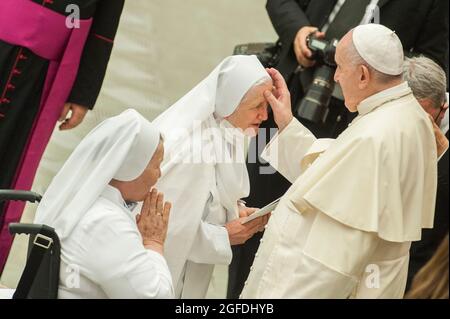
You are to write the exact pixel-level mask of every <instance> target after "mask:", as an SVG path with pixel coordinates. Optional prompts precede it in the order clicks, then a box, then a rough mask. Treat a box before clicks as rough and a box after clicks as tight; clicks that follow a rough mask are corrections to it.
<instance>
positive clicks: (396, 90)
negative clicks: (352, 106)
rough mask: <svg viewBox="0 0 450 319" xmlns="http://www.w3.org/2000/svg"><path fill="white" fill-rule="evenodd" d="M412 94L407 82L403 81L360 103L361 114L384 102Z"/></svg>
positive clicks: (359, 110)
mask: <svg viewBox="0 0 450 319" xmlns="http://www.w3.org/2000/svg"><path fill="white" fill-rule="evenodd" d="M410 94H412V91H411V89H410V88H409V86H408V83H407V82H403V83H401V84H399V85H396V86H394V87H391V88H389V89H387V90H384V91H381V92H378V93H376V94H374V95H372V96H369V97H368V98H366V99H365V100H364V101H362V102H361V103H359V105H358V107H357V109H358V113H359V116H363V115H366V114H368V113H370V112H372V111H373V110H375V109H376V108H377V107H379V106H381V105H383V104H386V103H388V102H391V101H394V100H398V99H400V98H402V97H405V96H407V95H410Z"/></svg>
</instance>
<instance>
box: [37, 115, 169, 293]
mask: <svg viewBox="0 0 450 319" xmlns="http://www.w3.org/2000/svg"><path fill="white" fill-rule="evenodd" d="M159 140H160V133H159V132H158V130H156V129H155V127H154V126H153V125H152V124H151V123H150V122H148V121H147V120H146V119H144V118H143V117H142V116H141V115H140V114H139V113H137V112H136V111H134V110H127V111H125V112H123V113H121V114H120V115H118V116H115V117H112V118H110V119H107V120H105V121H103V122H102V123H100V124H99V125H98V126H97V127H96V128H94V129H93V130H92V131H91V132H90V133H89V134H88V135H87V136H86V137H85V138H84V139H83V140H82V141H81V143H80V144H79V145H78V146H77V147H76V148H75V150H74V151H73V153H72V154H71V155H70V157H69V158H68V160H67V161H66V163H65V164H64V166H63V167H62V168H61V170H60V171H59V172H58V174H57V175H56V176H55V177H54V179H53V181H52V183H51V184H50V186H49V188H48V189H47V191H46V192H45V194H44V196H43V198H42V201H41V203H40V204H39V207H38V210H37V212H36V218H35V223H38V224H46V225H49V226H51V227H53V228H54V229H55V231H56V233H57V234H58V236H59V239H60V242H61V267H60V281H59V291H58V298H173V296H174V291H173V286H172V278H171V276H170V272H169V269H168V267H167V264H166V261H165V260H164V257H163V256H162V255H160V254H159V253H156V252H155V251H153V250H149V249H146V248H145V247H144V245H143V240H142V237H141V234H140V232H139V230H138V228H137V225H136V219H135V214H133V213H132V211H131V210H130V209H129V208H128V206H127V204H126V203H125V201H124V199H123V198H122V195H121V193H120V191H119V190H118V189H116V188H114V187H112V186H110V185H109V183H110V181H111V180H112V179H116V180H119V181H132V180H134V179H136V178H137V177H139V176H140V175H141V174H142V173H143V172H144V169H145V168H146V167H147V165H148V163H149V162H150V159H151V158H152V156H153V154H154V153H155V151H156V149H157V146H158V144H159Z"/></svg>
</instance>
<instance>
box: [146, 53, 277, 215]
mask: <svg viewBox="0 0 450 319" xmlns="http://www.w3.org/2000/svg"><path fill="white" fill-rule="evenodd" d="M263 79H267V80H270V76H269V75H268V73H267V72H266V70H265V69H264V67H263V66H262V64H261V63H260V62H259V60H258V59H257V58H256V56H240V55H237V56H231V57H228V58H226V59H224V60H223V61H222V62H221V63H220V64H219V65H218V66H217V67H216V68H215V69H214V70H213V71H212V72H211V73H210V74H209V75H208V76H207V77H206V78H205V79H204V80H203V81H201V82H200V83H199V84H198V85H197V86H196V87H194V88H193V89H192V90H191V91H190V92H188V93H187V94H186V95H185V96H183V97H182V98H181V99H180V100H179V101H177V102H176V103H175V104H174V105H172V106H171V107H170V108H169V109H168V110H167V111H165V112H164V113H163V114H161V115H160V116H159V117H157V118H156V119H155V120H154V122H153V123H154V124H155V125H156V126H157V127H158V129H159V130H160V131H161V132H162V133H163V135H164V138H165V141H164V146H165V152H166V154H167V155H168V156H166V157H165V158H168V159H169V160H168V161H165V162H164V163H163V166H162V175H163V177H164V175H165V174H167V173H168V172H169V171H170V169H171V168H172V167H173V166H174V165H176V164H178V163H179V157H177V155H176V153H180V152H181V151H182V150H184V149H186V144H187V143H189V141H188V136H187V135H186V134H191V133H192V132H193V131H194V130H196V129H197V128H199V127H202V129H210V128H212V129H217V130H218V131H220V132H222V134H221V136H220V137H217V136H215V137H214V138H213V143H214V149H215V153H216V157H217V158H222V159H223V158H224V157H225V162H226V163H224V162H223V161H222V162H220V161H219V162H217V164H216V181H217V189H218V191H219V196H220V201H221V203H222V205H223V206H224V207H225V208H226V209H227V211H228V212H229V213H230V214H231V216H233V217H235V218H236V217H237V200H238V199H240V198H243V197H247V196H248V194H249V191H250V183H249V177H248V172H247V167H246V165H245V155H244V158H241V159H240V160H239V161H238V162H236V161H234V162H233V163H230V162H232V161H231V158H236V156H240V155H243V154H244V153H245V151H244V150H243V148H244V145H245V140H246V139H245V136H244V134H243V133H242V132H241V131H240V130H239V129H236V128H234V127H233V126H231V124H230V123H229V122H227V121H225V120H224V118H225V117H227V116H229V115H231V114H232V113H233V112H234V111H235V110H236V108H237V107H238V106H239V103H240V102H241V100H242V98H243V97H244V95H245V94H246V93H247V92H248V91H249V89H250V88H252V86H253V85H254V84H255V83H257V82H259V81H260V80H263ZM183 133H184V135H183ZM224 145H225V149H228V152H223V150H224ZM177 161H178V162H177ZM186 174H188V172H186Z"/></svg>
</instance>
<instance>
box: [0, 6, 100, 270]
mask: <svg viewBox="0 0 450 319" xmlns="http://www.w3.org/2000/svg"><path fill="white" fill-rule="evenodd" d="M66 20H67V18H66V17H65V16H64V15H62V14H59V13H57V12H54V11H52V10H50V9H48V8H45V7H43V6H41V5H39V4H37V3H34V2H32V1H30V0H0V39H1V40H3V41H4V42H7V43H10V44H12V45H17V46H22V47H25V48H28V49H30V50H31V51H32V52H33V53H35V54H36V55H38V56H40V57H42V58H45V59H47V60H50V65H49V68H48V72H47V76H46V79H45V84H44V90H43V92H42V98H41V104H40V107H39V111H38V114H37V116H36V118H35V121H34V124H33V128H32V130H31V133H30V136H29V138H28V141H27V145H26V146H25V149H24V151H23V153H22V158H21V162H20V164H19V167H18V170H17V173H16V176H15V178H14V181H13V189H18V190H29V189H31V186H32V184H33V179H34V175H35V173H36V170H37V168H38V165H39V162H40V160H41V157H42V154H43V153H44V150H45V147H46V146H47V143H48V141H49V139H50V136H51V135H52V132H53V129H54V127H55V125H56V122H57V120H58V118H59V116H60V114H61V112H62V109H63V106H64V103H65V102H67V98H68V97H69V94H70V91H71V90H72V86H73V83H74V81H75V78H76V75H77V72H78V66H79V63H80V58H81V54H82V52H83V48H84V44H85V42H86V38H87V36H88V34H89V30H90V27H91V24H92V19H89V20H79V26H80V27H79V28H69V27H67V26H66ZM24 207H25V203H24V202H18V201H11V202H9V203H7V204H6V214H5V220H4V224H3V228H2V229H1V230H0V273H1V271H2V269H3V266H4V264H5V261H6V258H7V256H8V254H9V250H10V247H11V244H12V239H13V238H12V236H11V235H10V234H9V232H8V225H9V223H13V222H18V221H20V218H21V216H22V211H23V209H24Z"/></svg>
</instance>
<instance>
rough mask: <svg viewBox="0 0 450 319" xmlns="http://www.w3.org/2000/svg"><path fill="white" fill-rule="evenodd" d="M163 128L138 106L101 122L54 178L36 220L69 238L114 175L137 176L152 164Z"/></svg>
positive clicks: (120, 178)
mask: <svg viewBox="0 0 450 319" xmlns="http://www.w3.org/2000/svg"><path fill="white" fill-rule="evenodd" d="M159 140H160V133H159V132H158V130H156V128H155V127H154V125H153V124H151V123H150V122H148V121H147V120H146V119H145V118H143V117H142V116H141V115H140V114H139V113H138V112H136V111H135V110H133V109H129V110H126V111H124V112H123V113H121V114H120V115H118V116H115V117H112V118H109V119H107V120H105V121H103V122H102V123H100V124H99V125H98V126H97V127H95V128H94V129H93V130H92V131H91V132H90V133H89V134H88V135H87V136H86V137H85V138H84V139H83V140H82V141H81V143H80V144H79V145H78V146H77V147H76V148H75V150H74V151H73V153H72V154H71V155H70V157H69V159H68V160H67V161H66V163H65V164H64V166H63V167H62V168H61V170H60V171H59V172H58V174H57V175H56V176H55V178H54V179H53V181H52V183H51V184H50V186H49V188H48V189H47V191H46V192H45V194H44V196H43V198H42V201H41V203H40V204H39V207H38V210H37V212H36V218H35V222H36V223H40V224H47V225H49V226H52V227H54V228H55V230H56V232H57V234H58V236H59V237H60V238H61V239H62V240H63V239H64V238H67V237H68V236H69V235H70V233H71V231H72V230H73V228H74V227H75V225H76V224H77V223H78V222H79V221H80V220H81V219H82V217H83V216H84V215H85V214H86V212H87V211H88V210H89V208H90V207H91V206H92V205H93V204H94V203H95V201H96V200H97V199H98V197H99V196H100V194H101V193H102V192H103V190H104V189H105V187H106V186H107V185H108V184H109V182H110V181H111V180H112V179H116V180H120V181H132V180H134V179H136V178H137V177H139V176H140V175H141V174H142V173H143V171H144V169H145V168H146V167H147V165H148V163H149V162H150V159H151V158H152V156H153V154H154V153H155V151H156V148H157V147H158V144H159Z"/></svg>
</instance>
